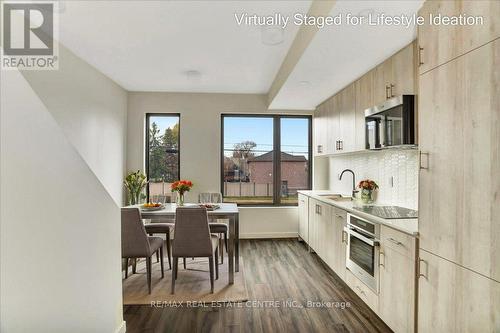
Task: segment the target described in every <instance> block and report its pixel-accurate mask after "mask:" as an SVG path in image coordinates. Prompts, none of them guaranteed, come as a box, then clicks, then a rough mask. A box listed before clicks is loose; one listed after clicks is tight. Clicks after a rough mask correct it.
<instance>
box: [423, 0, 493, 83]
mask: <svg viewBox="0 0 500 333" xmlns="http://www.w3.org/2000/svg"><path fill="white" fill-rule="evenodd" d="M462 13H467V16H479V17H483V20H484V21H483V24H475V25H471V26H460V25H443V24H440V25H437V24H433V25H431V24H429V21H428V18H429V14H433V15H435V16H436V15H437V14H441V15H442V16H452V15H457V16H458V15H460V14H462ZM499 13H500V1H463V0H460V1H447V0H439V1H426V2H424V4H423V6H422V8H421V9H420V11H419V15H420V16H423V17H425V18H426V24H424V25H421V26H418V43H419V47H420V50H419V63H420V66H419V73H420V74H422V73H425V72H426V71H429V70H431V69H433V68H435V67H437V66H438V65H441V64H444V63H446V62H447V61H450V60H452V59H454V58H456V57H458V56H460V55H463V54H465V53H467V52H469V51H471V50H473V49H475V48H477V47H479V46H481V45H484V44H486V43H488V42H490V41H492V40H494V39H495V38H498V37H499V36H500V20H499V18H498V17H499Z"/></svg>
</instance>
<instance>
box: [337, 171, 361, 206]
mask: <svg viewBox="0 0 500 333" xmlns="http://www.w3.org/2000/svg"><path fill="white" fill-rule="evenodd" d="M345 172H350V173H352V198H353V199H354V198H355V197H356V193H358V191H356V176H355V175H354V171H352V170H351V169H345V170H344V171H342V172H341V173H340V175H339V180H342V176H343V175H344V173H345Z"/></svg>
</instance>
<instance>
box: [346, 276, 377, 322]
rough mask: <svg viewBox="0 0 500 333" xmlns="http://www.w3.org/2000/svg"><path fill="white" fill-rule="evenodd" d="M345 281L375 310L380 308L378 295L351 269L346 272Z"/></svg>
mask: <svg viewBox="0 0 500 333" xmlns="http://www.w3.org/2000/svg"><path fill="white" fill-rule="evenodd" d="M345 274H346V277H345V283H346V284H347V285H348V286H349V287H350V288H351V289H352V290H353V291H354V292H355V293H356V294H357V295H358V296H359V297H360V298H361V299H362V300H363V302H365V303H366V304H367V305H368V306H369V307H370V308H371V309H372V310H373V311H375V312H377V310H378V295H377V294H375V293H374V292H373V291H372V290H371V289H370V288H368V287H367V286H366V284H364V283H363V282H361V280H360V279H358V278H357V277H356V276H355V275H354V274H352V273H351V271H350V270H348V269H347V270H346V272H345Z"/></svg>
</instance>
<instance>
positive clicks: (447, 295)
mask: <svg viewBox="0 0 500 333" xmlns="http://www.w3.org/2000/svg"><path fill="white" fill-rule="evenodd" d="M419 256H420V259H421V261H420V274H422V275H423V276H420V278H419V291H418V330H419V332H464V333H465V332H499V331H500V283H498V282H495V281H493V280H491V279H488V278H486V277H484V276H481V275H479V274H477V273H474V272H472V271H470V270H468V269H466V268H463V267H460V266H458V265H455V264H453V263H452V262H449V261H447V260H444V259H442V258H439V257H437V256H435V255H433V254H430V253H428V252H425V251H420V253H419Z"/></svg>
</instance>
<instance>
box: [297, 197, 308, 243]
mask: <svg viewBox="0 0 500 333" xmlns="http://www.w3.org/2000/svg"><path fill="white" fill-rule="evenodd" d="M298 212H299V237H300V238H301V239H302V240H303V241H304V242H306V243H308V242H309V197H308V196H306V195H304V194H300V193H299V209H298Z"/></svg>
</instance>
